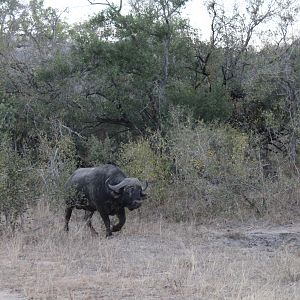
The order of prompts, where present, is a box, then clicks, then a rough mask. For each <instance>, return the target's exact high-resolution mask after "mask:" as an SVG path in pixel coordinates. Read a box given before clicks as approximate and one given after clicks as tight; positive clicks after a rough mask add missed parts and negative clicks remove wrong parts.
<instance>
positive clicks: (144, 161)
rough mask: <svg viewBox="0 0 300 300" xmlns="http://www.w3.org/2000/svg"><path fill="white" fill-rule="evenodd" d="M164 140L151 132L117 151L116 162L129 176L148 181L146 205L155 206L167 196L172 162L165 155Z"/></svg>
mask: <svg viewBox="0 0 300 300" xmlns="http://www.w3.org/2000/svg"><path fill="white" fill-rule="evenodd" d="M165 147H166V144H165V140H164V139H163V138H162V137H161V136H160V135H159V134H153V135H152V136H151V137H150V138H149V140H146V139H141V140H138V141H134V142H129V143H126V144H123V145H122V146H121V148H120V150H119V151H118V154H119V159H118V164H119V165H120V166H121V167H122V168H123V169H124V170H125V171H126V173H127V174H128V175H129V176H131V177H137V178H139V179H140V180H143V181H147V182H148V183H150V186H151V187H150V188H149V189H150V190H151V191H150V194H151V200H149V201H147V203H146V206H147V205H148V206H149V207H152V208H153V207H156V206H158V205H160V204H161V203H163V202H164V201H165V199H166V197H167V194H166V193H167V186H168V182H169V181H170V179H171V168H172V164H171V161H170V160H169V158H168V156H167V155H166V153H165V151H166V148H165Z"/></svg>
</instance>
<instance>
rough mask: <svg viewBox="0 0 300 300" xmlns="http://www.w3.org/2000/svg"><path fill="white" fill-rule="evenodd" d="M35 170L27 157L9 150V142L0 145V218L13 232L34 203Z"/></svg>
mask: <svg viewBox="0 0 300 300" xmlns="http://www.w3.org/2000/svg"><path fill="white" fill-rule="evenodd" d="M36 178H37V174H36V170H35V169H34V168H33V166H32V165H31V163H30V159H29V157H26V156H25V155H23V156H21V155H20V154H19V153H17V152H16V151H15V150H13V149H12V148H11V140H9V139H6V140H2V142H1V145H0V217H1V215H4V216H5V219H6V223H7V225H9V226H11V228H12V229H13V230H14V228H15V225H16V224H17V222H18V221H20V220H19V217H21V216H22V215H23V214H24V212H26V210H27V209H28V208H29V206H30V205H31V204H32V203H33V202H34V200H35V198H36V195H37V191H36V190H35V187H36V186H35V183H34V181H35V180H36Z"/></svg>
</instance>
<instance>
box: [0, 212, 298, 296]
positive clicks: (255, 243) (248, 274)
mask: <svg viewBox="0 0 300 300" xmlns="http://www.w3.org/2000/svg"><path fill="white" fill-rule="evenodd" d="M94 221H95V222H94V223H95V228H97V229H98V231H99V232H100V229H101V233H100V235H99V237H97V238H92V237H91V235H90V233H89V231H88V230H87V229H86V228H85V226H84V225H83V223H82V222H81V221H80V220H79V219H78V220H76V218H74V220H73V221H72V222H71V224H70V232H69V234H66V233H65V232H63V231H62V227H63V222H62V221H60V220H56V221H55V222H53V223H51V224H50V225H48V226H44V227H41V228H40V229H39V230H37V231H32V232H30V231H28V232H27V233H22V234H21V233H19V234H16V235H15V236H14V237H3V238H2V242H1V245H0V287H1V288H3V289H5V290H8V289H14V290H18V291H20V293H22V294H23V295H24V297H25V299H183V298H187V299H224V298H226V299H268V300H269V299H286V300H287V299H289V300H290V299H299V295H300V235H299V234H300V230H299V229H300V224H299V223H298V224H289V225H281V226H267V225H261V226H244V225H243V226H242V225H239V226H237V225H236V226H220V225H219V226H216V225H210V226H204V225H199V226H196V225H195V224H188V223H182V224H181V223H175V224H173V223H168V222H166V221H164V220H157V221H156V222H146V223H144V222H143V221H142V220H141V219H139V218H138V215H137V214H136V215H135V214H130V215H129V220H128V221H127V223H126V225H125V227H124V230H123V231H122V232H121V233H118V234H115V235H114V237H113V238H112V239H106V238H105V237H104V230H103V229H104V228H103V225H102V223H101V221H100V220H97V218H95V219H94ZM0 299H1V298H0ZM12 299H13V298H12Z"/></svg>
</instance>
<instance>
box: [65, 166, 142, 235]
mask: <svg viewBox="0 0 300 300" xmlns="http://www.w3.org/2000/svg"><path fill="white" fill-rule="evenodd" d="M66 188H67V197H66V210H65V230H66V231H68V230H69V220H70V218H71V214H72V210H73V208H74V207H75V208H77V209H84V210H85V211H86V214H85V219H86V221H87V225H88V227H89V228H90V230H91V232H92V234H97V232H96V231H95V229H94V228H93V226H92V221H91V219H92V216H93V213H94V212H95V211H96V210H97V211H98V212H99V213H100V216H101V218H102V220H103V222H104V224H105V227H106V236H111V235H112V232H114V231H119V230H121V228H122V227H123V225H124V224H125V221H126V216H125V207H127V208H128V209H129V210H133V209H136V208H139V207H140V206H141V204H142V201H143V199H144V198H145V197H146V194H145V189H146V188H147V183H146V185H145V186H143V184H142V183H141V182H140V181H139V180H138V179H137V178H130V177H127V176H126V175H125V174H124V173H123V172H122V171H121V170H120V169H119V168H118V167H117V166H115V165H112V164H106V165H100V166H98V167H94V168H81V169H77V170H76V171H75V172H74V173H73V174H72V175H71V177H70V178H69V179H68V181H67V182H66ZM113 215H116V216H117V217H118V219H119V223H118V224H116V225H114V226H112V228H111V227H110V219H109V216H113Z"/></svg>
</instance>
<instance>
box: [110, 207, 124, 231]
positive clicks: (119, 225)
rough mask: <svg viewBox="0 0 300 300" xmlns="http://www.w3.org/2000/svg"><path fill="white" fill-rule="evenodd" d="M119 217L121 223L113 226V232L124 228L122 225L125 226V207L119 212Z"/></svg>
mask: <svg viewBox="0 0 300 300" xmlns="http://www.w3.org/2000/svg"><path fill="white" fill-rule="evenodd" d="M117 217H118V219H119V223H118V224H116V225H114V226H113V227H112V232H115V231H120V230H121V229H122V227H123V226H124V224H125V221H126V215H125V209H124V208H122V209H120V210H119V212H118V213H117Z"/></svg>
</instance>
